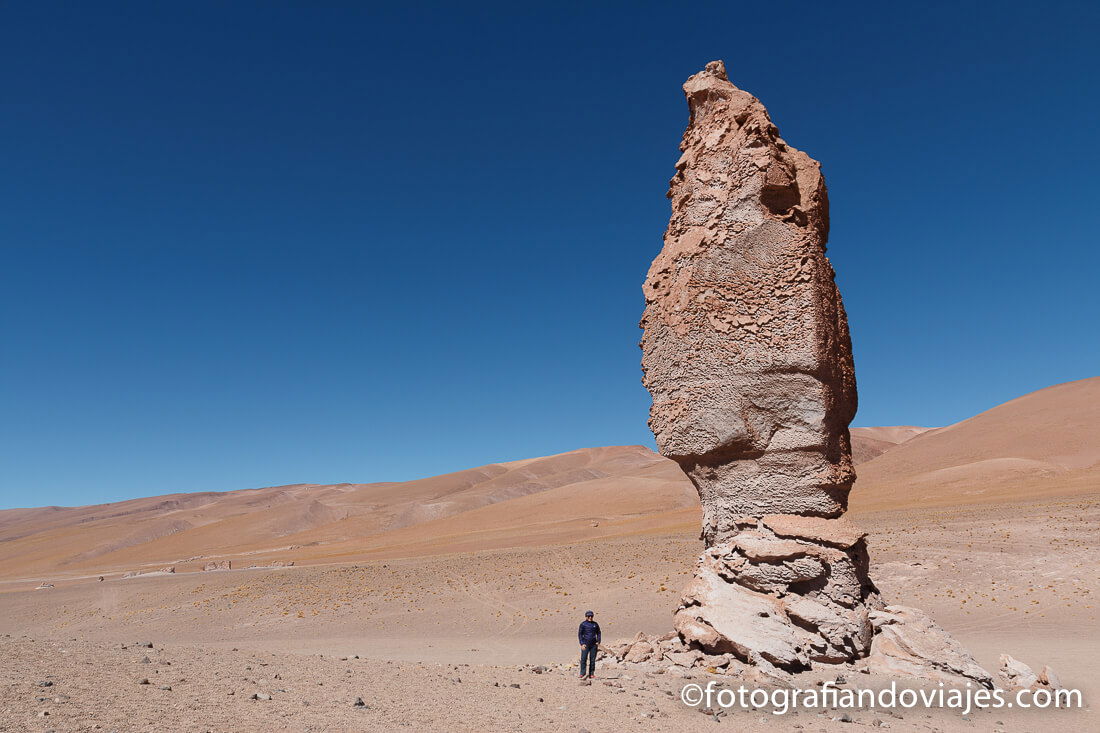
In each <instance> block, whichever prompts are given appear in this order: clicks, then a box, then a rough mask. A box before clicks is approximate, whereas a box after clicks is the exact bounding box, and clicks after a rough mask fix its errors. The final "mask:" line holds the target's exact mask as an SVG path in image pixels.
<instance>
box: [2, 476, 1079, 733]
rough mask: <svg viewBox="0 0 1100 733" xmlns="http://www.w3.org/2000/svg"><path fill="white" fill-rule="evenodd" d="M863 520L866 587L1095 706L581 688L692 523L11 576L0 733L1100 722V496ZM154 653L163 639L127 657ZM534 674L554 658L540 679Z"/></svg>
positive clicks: (990, 661)
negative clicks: (881, 706) (130, 570)
mask: <svg viewBox="0 0 1100 733" xmlns="http://www.w3.org/2000/svg"><path fill="white" fill-rule="evenodd" d="M854 518H855V519H857V520H858V521H860V522H861V523H862V524H864V525H865V526H866V527H868V528H869V529H870V531H871V552H872V559H873V562H874V566H873V577H874V578H875V579H876V581H877V582H878V584H879V586H880V588H881V590H882V592H883V594H884V596H885V597H886V598H887V600H889V601H890V602H892V603H900V604H908V605H914V606H917V607H920V608H922V609H924V610H926V611H928V612H929V613H931V614H932V615H933V617H934V618H936V620H937V621H938V622H939V623H940V624H941V625H942V626H944V627H945V628H947V629H948V630H949V631H951V632H952V633H954V634H955V635H956V636H957V637H958V638H959V639H960V640H961V641H962V642H963V643H964V644H966V645H967V646H968V647H969V648H970V649H971V651H972V652H973V653H974V654H975V656H976V657H977V658H978V660H979V662H981V663H982V664H983V665H984V666H986V668H987V669H990V670H991V671H992V670H993V669H995V667H996V666H997V656H998V655H999V654H1000V653H1001V652H1008V653H1011V654H1012V655H1013V656H1015V657H1017V658H1018V659H1021V660H1022V661H1024V662H1025V663H1028V664H1030V665H1032V666H1033V667H1035V668H1036V669H1038V668H1039V667H1040V666H1042V665H1043V664H1049V665H1051V666H1052V667H1053V668H1054V669H1055V670H1056V671H1057V672H1058V674H1059V675H1060V677H1061V679H1062V682H1063V684H1064V685H1066V686H1067V687H1076V688H1079V689H1081V690H1082V692H1083V695H1084V701H1085V708H1084V709H1082V710H1072V711H1042V712H1040V711H1023V710H1018V709H1017V710H1011V711H1009V710H1004V709H1002V710H998V711H979V712H975V713H972V714H971V715H969V716H967V717H966V718H965V719H964V718H963V717H962V716H961V715H960V714H959V713H957V712H945V711H936V710H932V711H925V710H912V711H901V712H900V713H899V714H900V717H897V716H896V715H894V714H890V713H888V712H886V711H881V710H880V711H853V712H851V713H850V717H851V718H852V721H851V722H846V721H842V720H839V719H835V718H839V717H840V716H841V714H842V711H837V710H826V711H823V712H806V711H803V712H800V713H798V714H788V715H786V716H781V717H780V716H773V715H770V714H768V713H767V712H766V711H762V710H761V711H755V712H753V711H739V710H732V711H730V712H728V713H727V714H725V715H722V716H718V718H717V719H715V718H714V716H708V715H702V714H700V713H699V712H697V711H696V710H694V709H692V708H688V707H687V706H685V705H683V704H682V703H681V702H680V701H679V699H678V694H679V690H680V688H681V687H682V685H683V684H684V683H685V680H684V679H680V678H673V677H671V676H668V675H659V674H658V675H646V674H634V673H630V672H627V673H623V672H608V673H606V674H605V675H603V677H602V678H601V679H598V680H597V682H596V684H594V685H592V686H581V685H579V684H578V682H577V681H576V680H575V679H574V678H573V676H572V675H573V674H574V673H575V670H574V669H570V668H568V666H567V665H569V664H573V663H575V661H576V660H575V659H574V657H575V652H576V646H577V645H576V642H575V635H574V634H575V628H576V624H577V623H578V622H579V620H580V614H581V613H582V612H583V611H584V610H585V609H586V608H588V607H591V608H594V609H595V610H596V611H597V613H598V616H597V619H598V620H599V621H600V622H601V624H602V626H603V630H604V638H605V641H610V640H615V639H620V638H628V637H631V636H633V635H634V634H635V633H636V632H637V631H644V632H647V633H661V632H664V631H667V630H668V629H669V628H670V622H671V612H672V610H673V609H674V608H675V606H676V602H677V598H678V590H679V589H680V588H681V587H682V586H683V585H684V584H685V583H686V581H687V580H688V577H689V572H690V564H691V558H692V557H693V556H694V554H695V553H696V552H697V550H698V544H697V541H696V540H695V539H694V537H693V536H692V535H691V531H690V530H689V529H688V528H687V527H686V526H685V528H684V530H683V531H681V532H674V533H662V534H650V535H646V534H641V535H637V536H633V537H620V538H616V539H608V540H601V541H593V542H588V543H585V544H572V545H564V546H556V547H555V546H550V547H545V546H544V547H530V548H513V549H505V550H494V551H482V552H472V553H455V554H444V555H435V556H431V557H417V558H405V559H401V558H390V559H380V560H376V561H369V562H356V563H354V564H342V565H316V566H306V567H294V568H280V569H262V570H231V571H220V572H207V573H179V574H175V575H150V576H143V577H138V578H131V579H127V580H122V579H117V578H111V579H108V580H105V581H102V582H99V581H97V580H96V579H95V578H89V579H80V580H70V581H64V582H61V581H59V582H58V583H57V584H56V587H54V588H52V589H48V590H39V591H36V590H33V587H34V585H35V584H34V583H27V582H5V583H2V584H0V634H4V635H5V636H3V637H0V645H2V652H0V654H2V658H3V660H4V663H3V668H2V673H0V675H2V679H0V730H4V731H9V730H10V731H23V730H28V731H45V730H57V731H70V730H119V731H131V730H149V731H153V730H181V731H184V730H185V731H192V730H193V731H206V730H211V731H266V730H300V731H322V730H323V731H344V730H348V731H352V730H400V729H404V728H417V729H420V730H430V731H437V730H438V731H466V730H469V731H473V730H478V731H485V730H506V731H510V730H525V731H527V730H537V731H542V730H545V731H557V730H565V731H570V730H572V731H578V730H580V729H582V728H584V729H587V730H589V731H591V732H592V733H597V732H598V731H619V730H639V731H644V730H662V731H663V730H685V731H686V730H697V729H698V728H699V727H700V726H705V727H704V729H706V727H709V726H711V725H722V724H727V725H728V724H730V723H732V724H733V725H734V726H736V728H737V729H745V730H755V729H762V730H770V729H779V730H786V729H794V730H797V729H800V727H801V728H802V729H806V730H848V729H850V728H851V727H852V726H872V727H880V726H881V727H891V728H894V729H895V730H945V731H947V730H952V731H954V730H1005V731H1018V730H1020V731H1039V730H1047V729H1049V728H1050V727H1051V726H1060V727H1063V728H1064V729H1066V730H1100V718H1098V717H1097V716H1096V715H1095V713H1094V712H1093V711H1092V707H1091V704H1092V703H1093V701H1094V700H1095V698H1096V696H1097V695H1098V694H1100V685H1098V684H1097V681H1096V678H1097V675H1096V670H1097V662H1096V658H1097V653H1098V652H1100V633H1098V632H1100V623H1098V609H1097V603H1096V601H1097V594H1098V593H1100V577H1098V576H1100V571H1098V567H1100V563H1098V561H1100V532H1098V531H1097V530H1098V529H1100V495H1093V496H1084V497H1075V498H1072V499H1063V500H1054V501H1045V502H1033V503H1014V504H998V505H992V506H983V507H961V508H950V509H922V510H911V511H895V512H881V513H871V514H861V515H857V516H855V517H854ZM918 557H919V558H920V560H919V561H917V560H915V558H918ZM77 640H79V641H77ZM146 641H148V642H151V643H152V644H153V647H152V648H151V649H150V648H147V647H142V646H135V644H136V643H138V642H146ZM146 660H148V661H146ZM537 665H548V666H551V668H550V669H548V670H546V671H545V673H542V674H536V673H535V672H533V671H532V669H533V667H534V666H537ZM557 665H560V666H557ZM693 674H695V677H696V678H697V679H696V681H703V682H705V681H706V679H707V678H708V677H707V675H705V674H704V673H693ZM145 679H147V680H149V684H139V681H140V680H145ZM45 682H50V683H52V684H50V685H48V686H44V685H42V683H45ZM812 682H813V679H812V676H810V677H807V679H806V683H807V684H812ZM878 682H881V681H880V680H871V679H869V678H865V677H863V676H859V678H858V679H849V684H850V685H853V686H854V685H857V684H859V685H860V686H867V685H870V684H872V683H878ZM605 683H609V684H605ZM516 685H518V687H516ZM165 688H171V689H165ZM253 694H260V695H269V696H270V697H271V699H270V700H263V699H252V697H251V696H252V695H253ZM357 698H362V700H363V701H364V705H363V706H355V705H354V703H355V701H356V699H357ZM876 721H878V722H877V723H876Z"/></svg>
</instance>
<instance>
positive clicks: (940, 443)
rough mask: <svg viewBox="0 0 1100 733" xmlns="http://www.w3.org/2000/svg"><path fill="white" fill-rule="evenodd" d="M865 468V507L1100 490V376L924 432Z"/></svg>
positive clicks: (858, 492)
mask: <svg viewBox="0 0 1100 733" xmlns="http://www.w3.org/2000/svg"><path fill="white" fill-rule="evenodd" d="M858 473H859V478H858V479H857V481H856V487H855V489H854V490H853V492H852V497H851V504H850V508H851V509H852V510H854V511H857V512H859V511H876V510H889V509H899V508H911V507H929V506H949V505H960V504H975V503H984V502H992V501H1019V500H1029V499H1041V498H1048V497H1054V496H1075V495H1081V494H1086V493H1092V492H1097V491H1100V377H1093V378H1091V379H1082V380H1079V381H1076V382H1067V383H1065V384H1059V385H1055V386H1053V387H1047V388H1046V389H1041V390H1038V391H1036V392H1032V393H1030V394H1027V395H1024V396H1023V397H1019V398H1017V399H1014V400H1012V401H1010V402H1006V403H1004V404H1003V405H999V406H997V407H994V408H992V409H990V410H986V411H985V412H983V413H981V414H979V415H975V416H974V417H972V418H969V419H967V420H963V421H961V422H958V423H955V424H954V425H949V426H947V427H944V428H937V429H934V430H928V431H925V432H922V433H920V434H918V435H916V436H914V437H912V438H910V439H908V440H905V441H904V442H902V443H901V444H900V445H897V446H895V447H893V448H891V449H890V450H888V451H885V452H883V453H882V454H881V455H879V456H877V457H875V458H872V459H871V460H869V461H867V462H866V463H863V464H862V465H860V466H859V471H858Z"/></svg>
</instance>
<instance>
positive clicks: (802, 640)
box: [674, 515, 882, 672]
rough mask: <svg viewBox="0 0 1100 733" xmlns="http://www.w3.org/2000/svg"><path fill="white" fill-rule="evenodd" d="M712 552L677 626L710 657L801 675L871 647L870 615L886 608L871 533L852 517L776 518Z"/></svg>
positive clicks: (746, 525)
mask: <svg viewBox="0 0 1100 733" xmlns="http://www.w3.org/2000/svg"><path fill="white" fill-rule="evenodd" d="M737 525H738V529H739V531H738V532H737V533H736V534H735V535H733V536H732V537H731V538H730V539H728V540H727V541H725V542H722V543H720V544H717V545H714V546H712V547H708V548H707V550H706V551H705V552H704V553H703V555H702V556H701V557H700V558H699V563H698V565H697V566H696V570H695V577H694V579H693V580H692V583H691V584H690V585H689V586H688V588H687V589H686V591H685V593H684V597H683V600H682V602H681V606H680V608H679V610H678V611H677V612H676V617H675V620H674V626H675V628H676V631H677V632H678V634H679V636H680V638H681V639H683V641H684V642H685V643H686V644H688V645H689V646H690V647H692V648H694V649H698V650H700V651H702V652H704V653H707V654H711V655H721V654H731V655H733V656H734V657H736V658H737V659H739V660H740V661H742V662H746V663H750V664H754V665H757V666H760V665H761V663H762V662H766V663H767V664H769V665H771V666H775V667H778V668H780V669H783V670H786V671H789V672H797V671H800V670H805V669H808V668H809V666H810V664H811V663H812V662H823V663H832V664H839V663H844V662H851V661H854V660H856V659H859V658H861V657H865V656H866V655H867V654H868V652H869V651H870V648H871V639H872V633H873V630H874V629H873V626H872V623H871V618H870V612H871V611H873V610H876V609H880V608H882V603H881V601H880V600H879V598H878V592H877V590H876V589H875V587H874V585H873V584H872V583H871V581H870V579H869V578H868V575H867V565H868V563H867V547H866V542H865V539H864V533H863V532H861V531H859V530H858V529H856V528H855V527H854V526H853V525H851V524H850V523H849V522H847V520H844V519H819V518H815V517H801V516H792V515H769V516H764V517H760V518H753V517H745V518H742V519H740V520H738V523H737Z"/></svg>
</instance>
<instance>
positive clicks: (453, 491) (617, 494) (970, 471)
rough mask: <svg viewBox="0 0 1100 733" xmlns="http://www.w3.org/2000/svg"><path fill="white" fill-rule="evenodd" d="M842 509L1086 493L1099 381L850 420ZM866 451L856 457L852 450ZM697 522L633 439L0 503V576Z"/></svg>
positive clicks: (454, 546) (514, 541)
mask: <svg viewBox="0 0 1100 733" xmlns="http://www.w3.org/2000/svg"><path fill="white" fill-rule="evenodd" d="M852 434H853V445H854V452H855V454H856V462H857V463H858V464H859V465H858V468H857V474H858V479H857V481H856V485H855V488H854V489H853V491H852V495H851V500H850V508H851V509H852V510H853V511H854V512H856V513H858V512H861V511H862V512H866V511H877V510H890V509H906V508H913V507H922V506H948V505H953V504H974V503H980V502H1002V501H1004V502H1009V501H1011V502H1016V501H1025V500H1028V499H1032V498H1049V497H1059V496H1073V495H1076V494H1082V493H1091V492H1100V378H1095V379H1087V380H1082V381H1079V382H1070V383H1068V384H1061V385H1057V386H1055V387H1049V388H1047V389H1043V390H1039V391H1038V392H1034V393H1032V394H1029V395H1025V396H1024V397H1021V398H1019V399H1016V400H1013V401H1011V402H1007V403H1005V404H1003V405H1000V406H999V407H995V408H993V409H992V410H988V411H986V412H983V413H982V414H980V415H977V416H975V417H972V418H970V419H968V420H964V421H962V422H960V423H956V424H955V425H951V426H948V427H945V428H933V429H928V428H919V427H912V426H892V427H880V428H854V429H853V430H852ZM868 456H870V457H868ZM698 528H699V502H698V498H697V496H696V493H695V489H694V488H693V487H692V486H691V484H690V483H689V482H688V480H687V478H686V477H685V476H684V474H683V472H681V471H680V469H679V467H678V466H677V465H676V464H675V463H673V462H672V461H670V460H667V459H665V458H662V457H661V456H659V455H657V454H655V453H653V452H652V451H650V450H648V449H647V448H644V447H642V446H611V447H605V448H586V449H582V450H576V451H571V452H569V453H562V454H559V455H555V456H547V457H544V458H531V459H526V460H520V461H512V462H508V463H493V464H490V465H487V466H481V467H479V468H471V469H468V470H465V471H458V472H456V473H450V474H446V475H443V476H433V477H430V478H424V479H419V480H416V481H405V482H393V483H375V484H333V485H312V484H293V485H289V486H275V487H270V488H264V489H246V490H240V491H229V492H225V493H213V492H203V493H196V494H172V495H167V496H154V497H148V498H144V499H133V500H131V501H123V502H117V503H114V504H102V505H98V506H87V507H41V508H35V509H9V510H6V511H0V578H34V579H36V580H37V579H43V578H53V577H63V576H79V575H81V574H99V573H121V572H123V571H130V570H156V569H159V568H161V567H164V566H166V565H176V566H178V567H179V570H180V572H184V571H188V570H196V569H200V568H201V567H202V565H203V564H204V563H205V562H207V561H208V560H209V559H214V558H216V559H232V560H233V563H234V566H235V567H240V566H247V565H248V564H250V563H263V562H270V561H272V560H294V561H295V562H298V563H302V562H333V561H354V560H356V559H357V558H362V557H365V556H378V555H379V554H383V555H386V556H400V555H406V556H407V555H418V554H424V553H441V552H463V551H470V550H477V549H486V548H493V547H515V546H524V545H526V546H531V545H539V544H556V543H565V542H576V541H580V540H588V539H597V538H601V537H611V536H618V535H624V534H633V533H638V532H683V533H690V534H695V533H697V532H698Z"/></svg>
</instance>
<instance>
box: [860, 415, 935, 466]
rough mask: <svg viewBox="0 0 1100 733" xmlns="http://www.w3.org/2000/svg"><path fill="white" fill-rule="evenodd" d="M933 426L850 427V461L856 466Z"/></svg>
mask: <svg viewBox="0 0 1100 733" xmlns="http://www.w3.org/2000/svg"><path fill="white" fill-rule="evenodd" d="M929 430H935V428H921V427H917V426H915V425H889V426H884V427H877V428H852V429H851V431H850V432H851V434H852V461H853V462H854V463H855V464H856V465H857V466H858V465H859V464H861V463H866V462H867V461H869V460H871V459H872V458H877V457H879V456H881V455H882V454H883V453H885V452H886V451H888V450H890V449H892V448H897V447H898V446H899V445H901V444H902V443H904V442H905V441H907V440H909V439H910V438H915V437H917V436H918V435H920V434H921V433H924V432H927V431H929Z"/></svg>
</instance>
